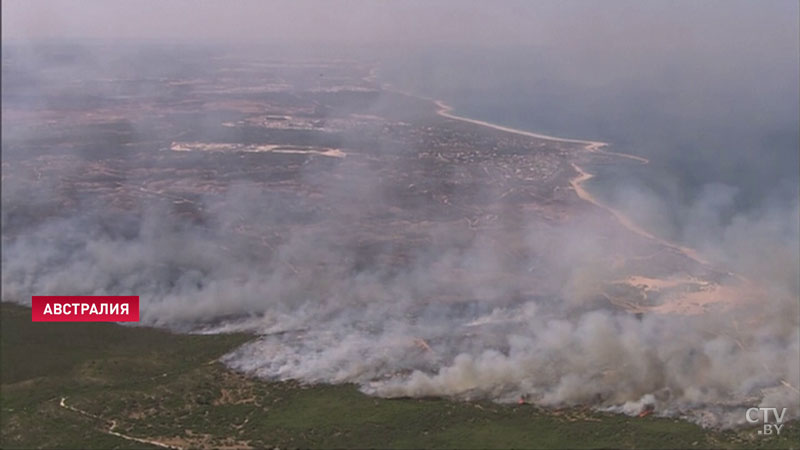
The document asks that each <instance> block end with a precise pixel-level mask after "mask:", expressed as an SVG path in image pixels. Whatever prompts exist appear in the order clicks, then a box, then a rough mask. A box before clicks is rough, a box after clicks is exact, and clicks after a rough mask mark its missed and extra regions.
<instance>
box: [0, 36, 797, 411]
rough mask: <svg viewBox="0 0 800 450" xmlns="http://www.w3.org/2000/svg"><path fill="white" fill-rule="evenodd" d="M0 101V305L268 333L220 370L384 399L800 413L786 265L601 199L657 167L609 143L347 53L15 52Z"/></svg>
mask: <svg viewBox="0 0 800 450" xmlns="http://www.w3.org/2000/svg"><path fill="white" fill-rule="evenodd" d="M2 88H3V102H2V127H3V134H2V228H3V229H2V245H3V252H2V267H3V268H2V297H3V300H4V301H14V302H18V303H23V304H27V303H29V302H30V297H31V295H83V294H98V295H99V294H118V295H139V296H140V298H141V308H142V309H141V313H142V323H143V324H146V325H155V326H160V327H167V328H170V329H175V330H180V331H185V332H203V333H218V332H225V331H244V332H249V333H253V334H254V335H257V338H256V339H254V340H253V341H251V342H249V343H247V344H245V345H243V346H242V347H240V348H238V349H236V350H235V351H233V352H232V353H229V354H227V355H226V356H224V357H223V361H224V362H225V364H227V365H228V366H229V367H231V368H234V369H236V370H239V371H242V372H244V373H246V374H250V375H254V376H258V377H263V378H268V379H280V380H289V379H291V380H299V381H301V382H306V383H354V384H357V385H358V386H360V389H361V390H362V391H364V392H366V393H369V394H374V395H376V396H384V397H428V396H445V397H453V398H457V399H465V400H493V401H498V402H517V401H523V402H528V403H533V404H537V405H541V406H546V407H563V406H574V405H588V406H591V407H593V408H597V409H600V410H607V411H615V412H622V413H626V414H632V415H634V414H640V413H642V412H643V411H647V412H649V411H653V412H654V413H655V414H658V415H668V416H677V417H686V418H688V419H690V420H692V421H695V422H699V423H701V424H703V425H708V426H715V427H729V426H735V425H742V424H745V414H744V412H745V410H746V409H747V408H750V407H754V406H755V407H757V406H764V407H777V408H783V407H786V408H788V413H787V414H788V416H791V418H795V417H796V416H797V414H798V404H800V391H798V386H800V361H799V360H798V357H800V347H799V346H800V325H799V322H800V320H799V319H798V287H797V280H796V277H793V276H788V277H787V276H785V274H786V273H790V272H791V267H788V268H787V267H786V264H783V265H781V267H780V272H779V273H778V272H776V275H775V276H774V277H772V278H770V277H769V276H766V275H765V272H766V270H765V271H761V272H758V276H754V275H753V274H751V273H747V272H743V271H740V270H739V269H738V267H739V266H738V265H737V264H735V263H729V262H726V261H725V260H724V259H721V258H709V259H711V261H707V260H706V258H705V257H704V256H703V255H701V254H696V252H694V251H692V249H686V248H683V247H681V246H679V245H677V244H673V243H670V242H666V241H664V240H662V239H659V238H656V237H655V236H653V235H651V234H649V233H648V232H647V230H642V229H640V228H639V227H637V226H636V225H635V224H633V223H632V222H631V221H629V220H627V219H626V218H625V217H624V216H622V215H621V214H620V213H618V212H617V211H614V210H612V209H609V208H608V207H606V206H605V205H603V204H602V203H600V202H598V201H596V200H594V199H593V198H592V197H591V193H590V192H588V191H587V190H586V188H585V187H584V186H583V185H582V183H583V181H585V180H586V179H587V178H588V174H591V171H592V169H591V167H592V166H593V165H598V164H643V163H646V160H642V159H641V158H630V157H625V156H624V155H618V154H614V153H613V143H610V145H609V146H602V147H601V146H599V145H594V144H598V143H594V144H593V143H590V142H582V141H580V140H579V139H580V136H574V138H576V139H577V140H574V141H569V140H566V141H564V140H561V141H559V140H553V139H545V138H537V137H534V136H530V135H525V134H520V133H516V132H514V131H513V130H503V129H498V128H492V127H491V126H488V125H482V124H479V123H474V122H469V121H465V120H461V119H460V118H459V117H458V111H450V110H449V109H446V108H442V105H438V104H436V103H435V102H433V101H431V100H429V99H426V98H422V97H417V96H414V95H413V94H410V93H404V92H401V91H399V90H396V89H393V88H392V87H391V86H389V85H385V84H383V83H382V82H381V80H380V76H379V71H378V67H377V66H376V65H375V64H373V63H370V62H369V61H360V60H351V59H346V58H345V59H336V58H327V59H325V58H313V59H300V58H289V59H280V58H269V57H260V56H258V55H257V54H255V55H254V53H253V52H241V53H235V52H233V53H232V52H229V51H200V50H191V51H189V50H187V49H183V48H180V49H174V50H170V49H165V48H147V49H146V50H142V49H141V48H140V47H133V48H127V47H123V48H115V49H114V50H113V51H111V50H108V49H106V50H103V49H94V50H92V51H89V50H86V49H85V48H84V47H69V46H61V45H50V46H44V47H40V48H38V49H37V50H36V51H35V52H31V51H29V49H16V48H14V47H9V48H4V49H3V79H2ZM745 237H746V235H745ZM763 245H771V243H770V242H767V241H764V242H763ZM790 246H791V245H790ZM791 262H793V263H794V264H796V259H791V258H790V263H791ZM765 264H766V263H765ZM767 265H768V264H767ZM794 273H796V271H795V272H794Z"/></svg>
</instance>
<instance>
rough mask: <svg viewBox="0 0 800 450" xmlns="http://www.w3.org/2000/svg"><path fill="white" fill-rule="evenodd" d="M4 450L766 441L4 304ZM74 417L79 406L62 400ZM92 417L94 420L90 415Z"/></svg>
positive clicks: (784, 442)
mask: <svg viewBox="0 0 800 450" xmlns="http://www.w3.org/2000/svg"><path fill="white" fill-rule="evenodd" d="M1 312H2V341H1V342H2V347H1V349H2V354H0V357H1V360H0V362H1V363H2V366H0V367H2V372H1V373H0V375H1V378H2V397H1V399H2V412H1V413H0V423H2V441H0V446H1V447H2V448H18V447H48V448H52V447H62V448H64V447H66V448H131V447H137V448H143V447H148V445H147V444H143V443H140V442H136V441H132V440H128V439H124V438H122V437H117V436H113V435H111V434H109V433H108V430H109V428H110V427H112V426H113V430H114V431H115V432H118V433H122V434H124V435H126V436H129V437H136V438H143V439H151V440H155V441H158V442H162V443H167V444H170V445H174V446H179V447H184V448H185V447H224V446H229V447H244V446H253V447H270V446H278V447H281V448H285V447H290V448H291V447H336V448H342V447H358V448H365V447H373V448H374V447H379V448H404V447H406V448H419V447H446V448H489V447H496V448H497V447H500V448H509V447H515V448H562V447H567V448H597V447H630V448H633V447H636V448H709V447H726V448H751V447H754V446H760V447H769V448H789V447H795V448H796V447H797V446H798V442H800V427H798V426H797V423H792V424H788V425H787V426H786V427H784V431H783V432H782V436H780V437H779V438H762V437H761V436H757V435H756V432H755V430H753V429H748V430H741V431H737V432H709V431H705V430H703V429H701V428H699V427H697V426H695V425H692V424H689V423H686V422H683V421H676V420H671V419H659V418H654V417H652V416H651V417H645V418H630V417H625V416H619V415H607V414H598V413H593V412H590V411H586V410H583V409H568V410H559V411H546V410H541V409H538V408H535V407H533V406H530V405H522V406H518V405H513V406H503V405H497V404H493V403H464V402H455V401H449V400H442V399H397V400H386V399H377V398H372V397H368V396H365V395H363V394H361V393H360V392H358V390H357V389H356V388H355V387H353V386H327V385H317V386H303V385H300V384H298V383H291V382H264V381H261V380H255V379H251V378H247V377H244V376H242V375H240V374H236V373H234V372H231V371H229V370H227V369H226V368H225V367H223V366H222V365H220V364H219V363H217V362H215V361H216V359H217V358H218V357H219V356H221V355H222V354H224V353H225V352H227V351H230V350H231V349H232V348H234V347H236V346H237V345H239V344H241V343H243V342H245V341H246V340H248V339H250V338H251V337H250V336H247V335H241V334H232V335H214V336H198V335H175V334H170V333H168V332H165V331H160V330H154V329H149V328H133V327H123V326H118V325H113V324H102V323H88V324H87V323H32V322H31V319H30V309H28V308H23V307H20V306H15V305H11V304H7V303H3V304H2V310H1ZM62 398H66V401H65V404H66V405H67V406H70V407H73V408H77V409H79V410H82V411H85V412H86V413H87V414H89V415H87V414H83V413H80V412H78V411H75V410H70V409H68V408H65V407H62V406H61V405H60V402H61V399H62ZM92 416H95V417H92Z"/></svg>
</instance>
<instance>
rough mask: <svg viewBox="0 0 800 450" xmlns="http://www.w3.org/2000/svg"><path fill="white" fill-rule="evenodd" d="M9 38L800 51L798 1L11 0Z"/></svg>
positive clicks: (7, 2) (5, 7)
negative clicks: (799, 48) (799, 41)
mask: <svg viewBox="0 0 800 450" xmlns="http://www.w3.org/2000/svg"><path fill="white" fill-rule="evenodd" d="M2 25H3V29H2V36H3V38H13V39H27V38H63V37H71V38H144V39H156V40H158V39H186V40H190V41H197V40H211V41H218V40H233V41H240V40H244V41H267V42H270V41H272V42H275V41H277V40H289V41H312V42H321V41H329V42H333V43H341V42H345V43H411V44H427V43H461V44H469V45H497V44H508V43H514V44H529V45H557V46H565V45H567V46H575V45H577V44H578V43H579V44H580V47H581V48H582V49H585V51H586V52H588V53H591V52H593V50H594V49H595V48H596V47H603V48H608V47H611V48H615V49H617V50H631V51H635V50H636V49H642V48H650V47H656V48H657V49H659V50H664V49H665V48H671V47H685V46H686V45H691V46H701V47H704V46H714V45H719V43H720V42H725V43H727V44H730V45H733V46H738V47H742V46H743V47H753V48H764V47H765V46H767V47H772V48H774V47H776V46H780V47H781V48H776V50H778V51H781V50H782V51H789V52H794V53H796V49H797V43H796V42H797V35H798V2H797V1H794V0H791V1H787V0H772V1H755V0H752V1H746V2H733V1H694V0H692V1H674V0H670V1H644V2H642V1H619V0H611V1H608V0H605V1H588V0H586V1H584V0H581V1H570V0H567V1H563V0H560V1H553V0H549V1H541V0H540V1H465V0H458V1H394V2H389V1H307V0H306V1H261V0H258V1H251V0H247V1H208V0H194V1H188V0H174V1H162V0H158V1H154V0H137V1H122V0H116V1H115V0H73V1H70V0H52V1H43V0H4V1H3V2H2Z"/></svg>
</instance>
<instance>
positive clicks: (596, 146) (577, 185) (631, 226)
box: [423, 97, 710, 265]
mask: <svg viewBox="0 0 800 450" xmlns="http://www.w3.org/2000/svg"><path fill="white" fill-rule="evenodd" d="M423 98H424V97H423ZM426 100H430V101H432V102H433V103H434V104H435V105H436V107H437V110H436V114H438V115H439V116H442V117H446V118H448V119H453V120H459V121H462V122H467V123H471V124H474V125H479V126H484V127H488V128H492V129H495V130H500V131H505V132H507V133H513V134H518V135H522V136H528V137H532V138H536V139H542V140H548V141H553V142H565V143H571V144H583V145H584V147H583V149H584V150H585V151H587V152H589V153H595V154H602V155H608V156H614V157H619V158H626V159H631V160H634V161H637V162H639V163H640V164H649V163H650V160H649V159H647V158H643V157H641V156H636V155H629V154H627V153H618V152H610V151H607V150H602V149H603V148H604V147H607V146H608V145H609V144H608V143H607V142H602V141H589V140H584V139H573V138H564V137H558V136H550V135H546V134H540V133H533V132H530V131H525V130H520V129H518V128H512V127H507V126H503V125H498V124H495V123H491V122H487V121H485V120H478V119H471V118H469V117H464V116H459V115H458V114H454V113H453V107H452V106H450V105H448V104H447V103H445V102H444V101H442V100H434V99H426ZM570 164H571V165H572V167H573V168H574V169H575V170H576V171H577V172H578V176H576V177H575V178H572V179H571V180H570V182H569V183H570V186H572V189H573V190H574V191H575V194H576V195H577V196H578V198H580V199H581V200H584V201H587V202H589V203H591V204H593V205H595V206H597V207H599V208H602V209H604V210H606V211H608V212H609V213H610V214H611V215H612V216H614V218H615V219H616V220H617V221H618V222H619V223H620V224H621V225H622V226H623V227H625V228H627V229H628V230H630V231H632V232H634V233H636V234H638V235H640V236H642V237H644V238H647V239H649V240H652V241H655V242H657V243H659V244H661V245H664V246H666V247H668V248H671V249H673V250H675V251H677V252H679V253H681V254H683V255H684V256H686V257H688V258H689V259H691V260H693V261H696V262H698V263H700V264H702V265H710V263H709V262H708V261H707V260H705V259H704V258H703V257H702V256H701V255H700V254H699V252H698V251H697V250H695V249H693V248H690V247H685V246H682V245H678V244H675V243H673V242H669V241H667V240H665V239H662V238H659V237H658V236H655V235H653V234H652V233H650V232H648V231H647V230H645V229H643V228H642V227H640V226H639V225H637V224H636V223H635V222H634V221H633V220H631V219H630V218H629V217H627V216H626V215H625V214H623V213H622V212H621V211H618V210H616V209H614V208H612V207H611V206H609V205H606V204H605V203H602V202H601V201H599V200H598V199H597V198H595V197H594V196H593V195H592V194H591V193H589V191H588V190H587V189H586V188H585V187H584V186H583V184H584V183H585V182H586V181H588V180H590V179H592V178H593V177H594V174H591V173H589V172H587V171H585V170H584V169H583V168H581V167H580V166H578V165H577V164H575V163H570Z"/></svg>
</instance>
